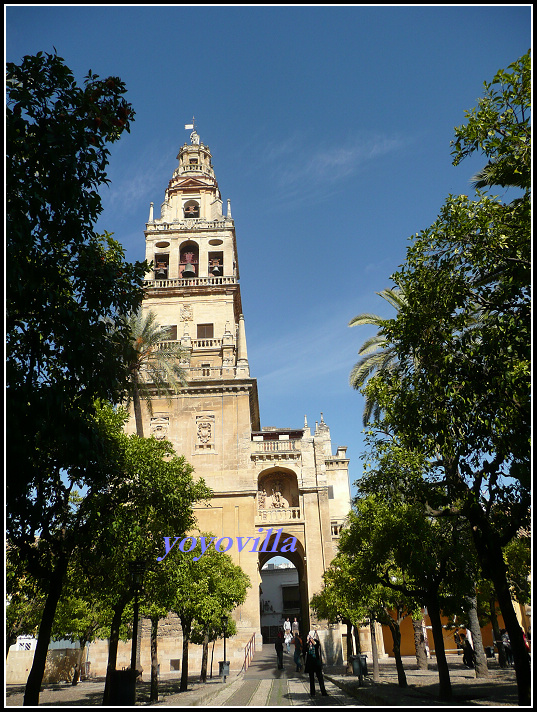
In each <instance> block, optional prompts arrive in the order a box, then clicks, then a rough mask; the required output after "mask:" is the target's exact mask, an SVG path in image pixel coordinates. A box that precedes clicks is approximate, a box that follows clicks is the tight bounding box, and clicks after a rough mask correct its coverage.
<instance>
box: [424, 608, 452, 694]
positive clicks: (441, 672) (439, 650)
mask: <svg viewBox="0 0 537 712" xmlns="http://www.w3.org/2000/svg"><path fill="white" fill-rule="evenodd" d="M427 608H428V611H429V618H430V619H431V627H432V629H433V639H434V651H435V655H436V665H437V668H438V682H439V683H440V699H441V700H446V701H450V700H451V696H452V691H451V681H450V679H449V668H448V664H447V660H446V650H445V648H444V636H443V634H442V622H441V620H440V607H439V605H438V598H437V597H436V596H434V597H431V598H430V599H429V600H428V601H427Z"/></svg>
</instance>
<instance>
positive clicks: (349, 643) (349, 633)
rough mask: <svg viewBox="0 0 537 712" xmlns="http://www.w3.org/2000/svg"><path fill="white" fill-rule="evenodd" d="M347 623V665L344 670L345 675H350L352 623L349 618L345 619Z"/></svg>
mask: <svg viewBox="0 0 537 712" xmlns="http://www.w3.org/2000/svg"><path fill="white" fill-rule="evenodd" d="M345 623H346V625H347V667H346V669H345V672H346V673H347V675H352V660H351V658H352V650H353V647H352V623H351V622H350V621H349V620H346V621H345Z"/></svg>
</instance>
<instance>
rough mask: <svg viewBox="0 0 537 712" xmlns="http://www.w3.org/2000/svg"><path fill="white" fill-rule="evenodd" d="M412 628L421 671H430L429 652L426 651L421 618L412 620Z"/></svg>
mask: <svg viewBox="0 0 537 712" xmlns="http://www.w3.org/2000/svg"><path fill="white" fill-rule="evenodd" d="M412 628H413V630H414V647H415V648H416V662H417V663H418V669H419V670H428V669H429V661H428V660H427V650H426V649H425V637H424V635H423V628H422V626H421V618H420V619H419V620H418V619H416V618H412Z"/></svg>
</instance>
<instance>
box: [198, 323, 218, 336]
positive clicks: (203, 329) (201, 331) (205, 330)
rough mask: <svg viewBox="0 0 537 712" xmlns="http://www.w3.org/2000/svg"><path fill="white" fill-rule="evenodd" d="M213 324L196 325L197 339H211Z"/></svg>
mask: <svg viewBox="0 0 537 712" xmlns="http://www.w3.org/2000/svg"><path fill="white" fill-rule="evenodd" d="M213 336H214V324H198V339H212V338H213Z"/></svg>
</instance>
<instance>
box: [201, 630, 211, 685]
mask: <svg viewBox="0 0 537 712" xmlns="http://www.w3.org/2000/svg"><path fill="white" fill-rule="evenodd" d="M208 657H209V631H206V632H205V635H204V636H203V648H202V653H201V673H200V682H207V659H208Z"/></svg>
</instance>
